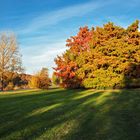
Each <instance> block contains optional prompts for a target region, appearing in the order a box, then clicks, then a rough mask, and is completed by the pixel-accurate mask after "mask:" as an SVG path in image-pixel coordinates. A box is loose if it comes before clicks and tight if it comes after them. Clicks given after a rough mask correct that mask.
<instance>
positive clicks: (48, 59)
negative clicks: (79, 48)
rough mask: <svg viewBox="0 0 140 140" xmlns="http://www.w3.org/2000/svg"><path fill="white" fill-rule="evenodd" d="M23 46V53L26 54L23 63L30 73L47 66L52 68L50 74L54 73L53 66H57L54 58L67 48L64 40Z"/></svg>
mask: <svg viewBox="0 0 140 140" xmlns="http://www.w3.org/2000/svg"><path fill="white" fill-rule="evenodd" d="M22 48H23V49H22V54H24V55H23V65H24V66H25V68H26V71H27V72H28V73H34V72H36V71H38V70H39V69H40V68H41V67H47V68H49V70H50V74H52V71H53V69H52V67H54V66H55V63H54V59H55V58H56V56H57V55H60V54H62V53H63V52H64V51H65V50H66V47H65V42H64V41H59V42H57V43H51V44H47V45H45V44H42V45H40V46H36V47H33V46H29V47H28V48H26V49H25V48H24V47H22ZM39 48H40V49H39ZM31 52H34V53H31Z"/></svg>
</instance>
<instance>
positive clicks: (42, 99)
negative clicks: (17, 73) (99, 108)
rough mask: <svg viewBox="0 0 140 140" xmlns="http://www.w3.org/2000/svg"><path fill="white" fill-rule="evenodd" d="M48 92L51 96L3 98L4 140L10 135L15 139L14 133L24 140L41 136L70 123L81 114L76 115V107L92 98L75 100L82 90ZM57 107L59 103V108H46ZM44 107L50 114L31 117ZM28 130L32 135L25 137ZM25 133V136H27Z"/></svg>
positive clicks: (2, 136) (2, 128) (0, 135)
mask: <svg viewBox="0 0 140 140" xmlns="http://www.w3.org/2000/svg"><path fill="white" fill-rule="evenodd" d="M48 92H50V93H46V94H36V95H34V94H33V95H28V96H25V95H24V96H23V95H21V96H18V97H16V96H12V97H5V98H2V99H0V103H1V110H0V112H1V115H0V116H1V119H0V122H1V131H0V137H1V139H2V138H5V137H6V136H8V135H9V136H10V135H13V139H14V137H15V136H14V133H16V132H19V133H20V132H21V133H22V138H23V139H28V138H29V139H31V138H32V137H37V136H40V135H41V134H42V133H43V132H44V130H45V131H47V130H48V129H51V128H52V127H54V126H57V125H59V124H61V123H64V122H65V121H68V120H69V119H70V118H71V116H73V118H74V116H75V115H76V114H77V113H78V110H77V111H76V112H75V108H78V106H80V104H81V103H82V102H84V101H85V100H87V98H90V97H89V96H87V97H84V98H81V99H79V101H77V100H73V98H74V97H76V96H79V95H78V94H79V93H80V94H81V92H82V90H76V91H75V90H56V91H48ZM75 92H77V93H75ZM83 92H84V91H83ZM96 95H99V94H96ZM90 96H93V95H90ZM94 96H95V95H94ZM1 101H2V102H1ZM57 104H58V105H59V104H60V106H58V107H57V106H56V107H54V108H52V109H47V108H49V107H50V106H53V105H57ZM42 108H46V109H47V111H42V112H41V113H40V111H39V112H38V113H36V114H34V113H33V115H32V112H34V111H36V110H41V109H42ZM69 113H70V114H69ZM30 114H31V115H30ZM57 116H58V117H57ZM15 118H16V119H15ZM26 128H30V129H31V132H30V133H27V134H26V133H25V132H24V131H26V130H25V129H26ZM23 132H24V133H25V134H24V135H23ZM11 137H12V136H11Z"/></svg>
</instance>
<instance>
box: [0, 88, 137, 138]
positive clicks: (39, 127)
mask: <svg viewBox="0 0 140 140" xmlns="http://www.w3.org/2000/svg"><path fill="white" fill-rule="evenodd" d="M42 92H43V93H42V94H38V93H35V94H33V95H24V96H23V95H19V96H11V97H9V96H8V97H5V98H2V99H1V98H0V104H1V108H0V139H3V140H4V139H6V138H9V139H10V140H11V139H17V140H18V139H20V140H21V139H22V140H25V139H26V140H32V139H39V138H40V139H42V140H43V139H44V140H50V139H51V140H54V139H63V140H87V139H88V140H110V139H111V140H139V138H140V119H139V118H140V91H139V89H135V90H116V91H113V92H110V91H92V90H91V91H90V90H89V91H85V90H59V89H58V90H57V89H56V90H50V91H48V92H47V93H46V91H42ZM109 92H110V93H109ZM85 94H86V96H85ZM55 105H56V106H55ZM57 105H58V106H57ZM49 107H50V109H49V110H44V111H40V112H36V111H37V110H41V109H42V108H43V109H46V108H49ZM51 107H52V108H51ZM34 112H35V113H34ZM5 113H7V115H6V114H5ZM15 118H16V120H15ZM73 120H74V126H73V127H72V129H70V130H68V133H64V132H65V131H66V130H67V129H68V128H67V127H69V122H71V121H73ZM63 124H65V125H66V126H64V130H63V129H62V130H61V131H59V129H58V130H57V129H56V128H59V127H60V126H61V125H63ZM53 129H54V130H55V131H56V132H53V134H52V135H53V136H50V135H49V131H51V132H52V130H53ZM65 129H66V130H65ZM17 133H18V134H17ZM46 133H47V134H46ZM15 136H16V137H15ZM17 136H18V137H17Z"/></svg>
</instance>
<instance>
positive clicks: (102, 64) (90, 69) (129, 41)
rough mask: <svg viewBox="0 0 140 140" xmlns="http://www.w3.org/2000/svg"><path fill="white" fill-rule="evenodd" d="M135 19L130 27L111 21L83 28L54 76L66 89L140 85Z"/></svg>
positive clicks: (70, 42) (139, 47) (60, 58)
mask: <svg viewBox="0 0 140 140" xmlns="http://www.w3.org/2000/svg"><path fill="white" fill-rule="evenodd" d="M138 27H139V21H138V20H136V21H135V22H134V23H132V24H131V25H130V26H129V27H128V28H126V29H125V28H123V27H120V26H116V25H114V24H113V23H111V22H109V23H107V24H105V25H103V27H96V28H94V27H92V28H91V29H89V28H88V27H87V26H86V27H83V28H80V29H79V32H78V34H77V35H76V36H72V37H70V38H69V39H68V40H67V44H66V46H67V47H68V49H67V51H66V52H65V53H64V54H62V55H61V56H57V58H56V59H55V63H56V65H57V67H56V68H54V69H55V74H56V75H57V76H59V77H60V78H61V79H62V85H63V87H66V88H71V87H72V88H78V87H85V88H97V89H101V88H124V87H139V86H140V31H139V30H138Z"/></svg>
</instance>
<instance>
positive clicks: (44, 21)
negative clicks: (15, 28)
mask: <svg viewBox="0 0 140 140" xmlns="http://www.w3.org/2000/svg"><path fill="white" fill-rule="evenodd" d="M110 2H111V1H108V2H107V1H104V2H103V1H100V2H99V1H98V2H95V1H90V2H87V3H82V4H78V5H74V6H69V7H66V8H62V9H59V10H56V11H52V12H49V13H43V14H42V15H39V16H37V17H36V18H34V19H32V21H31V22H30V23H29V24H28V25H27V26H26V27H24V29H23V30H22V33H30V32H33V31H36V30H38V29H42V28H44V27H45V28H46V27H48V26H50V25H55V24H57V23H59V22H61V21H63V20H66V19H70V18H72V17H81V16H83V15H86V14H87V13H89V12H91V11H93V10H96V9H98V8H101V7H103V6H105V5H107V4H110ZM20 32H21V31H20Z"/></svg>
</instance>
